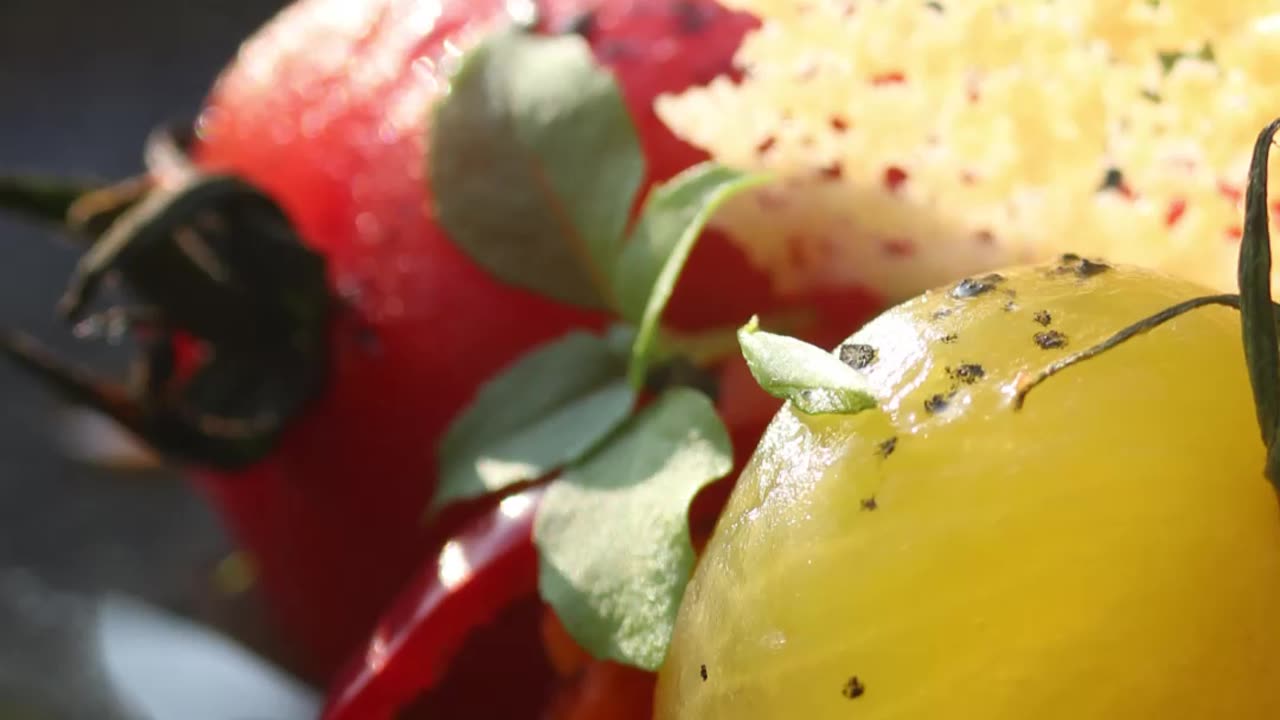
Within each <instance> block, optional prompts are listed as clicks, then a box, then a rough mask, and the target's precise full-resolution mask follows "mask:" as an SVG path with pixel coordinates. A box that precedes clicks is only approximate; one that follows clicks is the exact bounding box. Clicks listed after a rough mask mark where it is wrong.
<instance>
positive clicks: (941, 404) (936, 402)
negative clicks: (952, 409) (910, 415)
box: [924, 395, 951, 414]
mask: <svg viewBox="0 0 1280 720" xmlns="http://www.w3.org/2000/svg"><path fill="white" fill-rule="evenodd" d="M950 402H951V398H949V397H947V396H945V395H930V396H929V398H928V399H927V400H925V401H924V410H925V412H927V413H930V414H936V413H940V412H942V411H943V410H946V409H947V405H948V403H950Z"/></svg>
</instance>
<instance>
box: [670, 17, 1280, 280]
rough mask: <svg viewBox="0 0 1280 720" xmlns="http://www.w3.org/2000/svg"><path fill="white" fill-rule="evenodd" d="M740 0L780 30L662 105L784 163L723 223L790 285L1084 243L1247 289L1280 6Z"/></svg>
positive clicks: (728, 160) (761, 161)
mask: <svg viewBox="0 0 1280 720" xmlns="http://www.w3.org/2000/svg"><path fill="white" fill-rule="evenodd" d="M722 1H724V2H725V4H726V5H731V6H734V7H738V8H741V9H743V10H746V11H749V12H751V13H753V14H755V15H757V16H758V17H760V18H761V20H762V21H763V25H762V26H761V28H760V29H759V30H757V31H756V32H755V33H754V34H753V35H752V36H750V37H749V38H748V39H747V41H746V42H745V43H744V45H743V47H742V48H741V49H740V51H739V56H738V61H739V63H740V64H741V65H742V66H743V67H744V69H745V72H746V75H745V78H744V80H743V81H742V82H741V83H740V84H738V85H734V84H733V83H732V82H730V81H729V80H727V79H721V80H717V81H716V82H714V83H712V84H710V85H707V86H704V87H701V88H698V89H695V90H691V91H688V92H686V93H684V94H682V95H679V96H668V97H664V98H660V99H659V101H658V106H657V107H658V112H659V114H660V115H661V117H662V118H663V119H664V121H666V122H667V123H668V124H669V125H670V126H671V127H672V128H673V130H674V131H675V132H676V133H677V134H678V135H680V136H681V137H683V138H685V139H686V140H688V141H690V142H692V143H693V144H695V145H698V146H700V147H703V148H705V149H707V150H708V151H709V152H711V153H712V155H713V156H714V157H715V159H716V160H718V161H720V162H722V163H724V164H727V165H730V166H733V167H737V168H744V169H755V170H763V171H767V172H769V173H771V174H773V176H774V182H773V183H772V184H771V185H769V186H767V187H765V188H763V189H761V190H759V191H757V192H756V193H754V194H753V195H748V196H743V197H741V198H739V199H737V200H736V201H735V202H734V203H733V204H732V205H731V206H729V207H728V208H727V209H726V210H725V211H723V212H722V213H721V214H720V215H719V216H718V218H717V219H716V224H717V225H718V226H719V227H721V228H722V229H725V230H728V231H729V232H730V233H731V234H732V235H733V236H734V237H735V238H736V239H737V240H738V241H739V242H740V243H741V244H742V245H743V247H744V248H745V249H746V251H747V252H748V254H749V255H750V256H751V257H752V259H753V261H755V262H756V263H757V264H759V265H761V266H762V267H766V268H769V269H770V272H771V273H772V274H773V275H772V276H773V279H774V281H775V284H777V285H778V286H779V287H780V288H783V289H797V288H805V287H813V286H815V285H844V284H852V283H857V284H864V285H866V286H868V287H870V288H872V289H875V290H878V291H880V292H883V293H887V294H888V295H889V296H890V297H894V298H900V297H905V296H908V295H911V294H915V293H916V292H919V291H921V290H923V289H926V288H928V287H932V286H935V285H937V284H940V283H942V282H946V281H949V280H952V279H954V278H955V277H957V276H960V275H963V274H967V273H972V272H977V271H980V270H984V269H989V268H993V267H998V266H1003V265H1008V264H1012V263H1021V262H1029V261H1036V260H1040V259H1044V258H1047V257H1050V256H1053V255H1056V254H1058V253H1062V252H1067V251H1071V252H1076V253H1081V254H1085V255H1090V256H1093V255H1098V256H1103V257H1105V258H1107V259H1109V260H1112V261H1117V262H1127V263H1138V264H1143V265H1147V266H1150V267H1154V268H1157V269H1161V270H1165V271H1168V272H1172V273H1174V274H1178V275H1181V276H1183V277H1186V278H1188V279H1191V280H1195V281H1198V282H1201V283H1203V284H1207V285H1210V286H1212V287H1216V288H1221V289H1224V290H1227V289H1232V288H1234V286H1235V262H1236V253H1237V249H1238V245H1239V233H1240V224H1241V220H1242V212H1243V201H1242V191H1243V189H1244V184H1245V177H1246V174H1247V169H1248V164H1249V154H1250V151H1251V149H1252V146H1253V142H1254V140H1255V138H1256V137H1257V133H1258V132H1259V131H1260V130H1261V129H1262V128H1263V127H1264V126H1265V125H1266V124H1267V123H1268V122H1270V120H1271V119H1273V118H1274V117H1276V116H1278V115H1280V1H1277V0H1272V1H1261V0H1216V1H1209V0H1204V1H1200V0H1180V1H1177V2H1174V1H1172V0H1163V1H1154V2H1153V0H1129V1H1122V0H1071V1H1070V2H1067V1H1052V0H1050V1H1043V2H1033V1H1031V0H1027V1H1025V2H995V1H993V0H964V1H963V2H959V1H953V2H922V1H920V0H910V1H908V0H883V1H881V2H851V1H849V0H812V1H806V2H801V1H799V0H722ZM1277 155H1280V153H1277ZM1276 167H1277V164H1276V163H1275V162H1273V166H1272V173H1273V175H1274V174H1275V172H1276ZM1108 180H1109V181H1110V183H1109V184H1108V182H1107V181H1108ZM1272 185H1273V186H1274V187H1280V180H1278V181H1276V182H1274V183H1272ZM1273 194H1274V193H1273Z"/></svg>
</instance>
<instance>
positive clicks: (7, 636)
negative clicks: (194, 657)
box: [0, 0, 285, 720]
mask: <svg viewBox="0 0 1280 720" xmlns="http://www.w3.org/2000/svg"><path fill="white" fill-rule="evenodd" d="M284 4H285V3H284V2H282V1H281V0H111V1H110V2H96V1H94V0H0V172H3V173H11V172H27V173H69V174H75V175H90V176H97V177H102V178H120V177H125V176H128V175H130V174H133V173H136V172H138V171H139V170H140V169H141V148H142V143H143V139H144V137H145V136H146V134H147V133H148V131H149V130H150V129H151V128H153V127H154V126H156V125H157V124H159V123H162V122H165V121H169V120H173V119H180V118H189V117H191V116H192V115H193V114H194V113H195V111H196V110H197V108H198V107H199V104H200V102H201V100H202V98H203V96H204V94H205V92H206V91H207V90H208V88H209V86H210V84H211V83H212V81H213V79H214V78H215V76H216V74H217V72H218V71H219V69H220V68H221V67H222V66H223V65H224V64H225V63H226V62H227V61H228V60H230V59H231V58H232V57H233V56H234V54H235V52H236V49H237V46H238V44H239V42H240V40H241V39H242V38H244V37H245V36H246V35H247V34H248V33H250V32H252V31H253V29H255V28H256V27H258V26H259V25H261V24H262V23H263V22H264V21H265V20H266V19H267V18H269V17H270V16H271V15H273V14H274V13H275V12H276V11H277V10H278V9H279V8H280V7H281V6H282V5H284ZM0 258H3V260H4V261H3V262H0V323H3V324H4V325H7V326H16V327H20V328H24V329H27V330H29V331H31V332H33V333H34V334H36V335H38V336H39V337H41V338H42V339H44V340H46V341H48V342H50V343H51V344H53V345H54V346H55V347H57V348H58V349H59V350H60V351H62V352H64V353H66V354H67V355H68V356H71V357H75V358H77V359H78V360H81V361H83V362H86V363H92V364H94V365H96V366H98V367H102V368H105V369H109V370H113V371H117V372H118V371H119V370H120V369H121V368H122V367H123V365H124V363H123V360H124V355H125V354H126V352H127V351H126V349H125V348H112V347H110V346H108V345H107V344H105V343H99V342H89V343H85V342H77V341H75V340H73V339H71V337H70V334H69V332H68V330H67V328H65V327H63V326H61V325H60V324H59V323H58V322H57V321H56V319H55V318H54V316H53V311H52V308H53V304H54V301H55V300H56V298H57V296H58V294H59V292H60V291H61V289H62V285H63V282H64V280H65V278H66V277H67V274H68V272H69V270H70V268H71V266H72V263H73V262H74V261H75V258H76V251H75V249H74V248H72V247H70V246H69V245H65V244H62V243H60V242H58V241H56V240H55V236H54V233H53V232H52V231H50V230H46V229H40V228H33V227H31V226H29V225H21V224H18V223H14V222H9V221H6V220H5V219H3V218H0ZM67 429H68V427H67V424H66V418H65V416H64V413H63V409H62V408H61V407H60V406H59V405H57V404H56V403H55V402H54V401H53V400H52V399H51V398H50V396H49V395H48V394H46V393H44V392H42V391H41V389H40V388H38V387H36V386H35V385H34V384H33V383H32V382H30V381H29V380H28V378H26V377H24V376H22V375H21V374H19V373H18V372H16V371H15V370H14V369H12V368H11V367H10V366H8V365H6V364H3V363H0V718H4V719H5V720H8V718H9V717H12V715H11V714H6V713H5V712H4V710H3V704H2V703H3V700H4V699H5V698H6V697H10V698H13V697H18V699H19V700H20V699H21V697H20V696H21V695H23V694H24V693H27V694H32V695H40V694H42V693H48V692H51V691H56V689H57V688H56V685H57V683H66V682H71V681H70V680H68V679H67V678H68V677H69V674H68V673H66V672H61V671H57V670H56V668H57V667H61V666H60V665H59V663H62V664H65V663H66V661H67V658H66V657H63V655H66V654H68V653H71V652H72V650H74V648H71V647H70V646H71V645H74V644H75V640H74V638H73V637H72V638H70V639H68V638H67V637H62V635H65V634H66V633H65V632H62V631H64V630H66V628H67V627H69V626H71V625H73V624H74V623H73V622H71V620H66V621H65V622H64V621H62V620H59V619H57V618H54V619H52V620H50V619H49V618H47V617H45V618H43V621H44V622H43V624H42V622H41V618H37V617H34V616H33V615H32V613H33V612H36V611H37V610H38V611H39V612H45V613H46V614H47V613H48V612H49V608H53V607H55V606H57V603H56V602H54V601H53V600H52V598H61V599H63V600H66V603H67V605H68V607H79V605H77V603H82V602H88V601H89V600H90V599H92V598H93V597H94V596H95V595H97V594H99V593H101V592H103V591H122V592H125V593H128V594H130V595H134V596H137V597H140V598H143V599H145V600H147V601H149V602H151V603H154V604H157V605H159V606H162V607H164V608H168V609H171V610H175V611H177V612H180V613H182V614H185V615H188V616H192V617H196V618H198V619H200V620H202V621H206V622H210V623H214V624H220V625H223V626H225V627H228V628H230V629H232V630H233V631H235V632H241V633H244V634H252V630H251V629H250V628H249V626H250V625H252V620H251V619H247V618H248V617H249V614H250V610H251V608H248V609H247V606H246V604H245V603H248V602H249V601H246V600H243V599H237V598H230V597H219V596H218V593H217V592H216V591H215V590H213V589H212V586H213V583H212V581H211V578H212V576H213V570H214V568H215V567H217V565H218V563H219V562H220V561H222V560H223V559H224V558H225V557H226V556H227V553H228V551H229V548H228V546H227V543H226V541H225V539H224V538H223V535H222V533H221V531H220V529H219V528H218V526H217V522H216V521H215V519H214V518H213V517H212V516H211V515H210V514H209V513H208V512H207V511H206V510H205V508H204V507H203V506H202V504H201V503H200V502H199V500H198V499H197V498H195V497H193V496H192V494H191V493H190V491H189V489H188V488H187V487H186V486H185V485H184V484H182V483H181V481H180V480H179V479H177V478H175V477H173V476H172V475H171V474H169V473H167V472H165V471H163V470H155V469H151V470H147V471H138V470H136V469H134V470H130V471H121V470H119V469H114V470H113V469H109V468H107V467H104V466H102V465H100V464H97V463H93V462H86V461H85V460H84V459H83V458H75V457H73V453H70V452H68V449H69V448H68V443H67V442H66V432H67ZM33 598H34V600H33ZM41 598H43V599H41ZM33 608H34V609H33ZM60 632H62V634H61V635H60V634H59V633H60ZM50 673H54V677H57V678H58V680H57V683H54V686H55V687H54V688H52V689H51V688H48V687H44V685H49V684H50V682H49V677H50ZM59 676H61V677H59ZM62 689H63V690H64V691H65V690H66V688H65V687H63V688H62ZM55 716H57V713H55V714H54V715H52V716H50V715H41V717H55ZM102 717H107V715H105V714H104V715H102Z"/></svg>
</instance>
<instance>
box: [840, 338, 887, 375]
mask: <svg viewBox="0 0 1280 720" xmlns="http://www.w3.org/2000/svg"><path fill="white" fill-rule="evenodd" d="M877 357H879V353H878V352H877V351H876V349H875V348H874V347H872V346H870V345H864V344H862V343H845V344H844V345H841V346H840V361H841V362H843V363H844V364H845V365H848V366H849V367H851V368H853V369H854V370H862V369H864V368H866V367H869V366H870V365H871V363H873V362H875V361H876V358H877Z"/></svg>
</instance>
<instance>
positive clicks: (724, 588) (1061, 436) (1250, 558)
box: [656, 260, 1280, 720]
mask: <svg viewBox="0 0 1280 720" xmlns="http://www.w3.org/2000/svg"><path fill="white" fill-rule="evenodd" d="M975 289H976V290H977V292H974V290H975ZM1207 293H1208V291H1207V290H1205V289H1204V288H1201V287H1199V286H1196V285H1193V284H1189V283H1186V282H1183V281H1181V280H1174V279H1171V278H1169V277H1166V276H1163V275H1159V274H1156V273H1153V272H1149V271H1145V270H1139V269H1135V268H1128V267H1111V268H1105V267H1099V266H1093V265H1089V264H1087V263H1081V262H1080V261H1075V260H1070V261H1068V260H1064V261H1063V262H1061V263H1059V264H1055V265H1050V266H1044V267H1033V268H1021V269H1017V270H1014V271H1010V272H1007V273H1004V274H1003V276H1002V277H998V278H997V277H992V278H987V279H980V280H979V281H978V282H977V283H969V284H968V285H966V286H964V287H961V286H952V287H947V288H941V289H939V290H935V291H933V292H930V293H927V294H925V295H923V296H920V297H918V298H916V299H914V300H911V301H909V302H907V303H905V304H903V305H901V306H899V307H897V308H894V309H892V310H890V311H889V312H887V313H885V314H884V315H883V316H881V317H879V318H878V319H876V320H874V321H873V322H872V323H870V324H869V325H867V326H866V327H865V328H864V329H862V330H861V331H859V332H858V333H857V334H856V335H854V336H853V338H851V339H850V341H849V342H850V343H856V344H862V345H867V346H870V347H871V348H874V350H875V359H874V361H873V362H872V363H871V364H870V365H869V366H868V367H867V368H866V369H865V370H864V372H865V373H866V374H867V376H868V378H869V379H870V382H871V386H872V388H873V392H875V393H876V395H877V396H878V398H879V399H880V401H881V406H880V409H879V410H873V411H869V412H864V413H862V414H859V415H856V416H820V417H816V416H804V415H801V414H799V413H797V412H795V411H793V410H791V409H790V408H784V409H783V410H782V411H781V412H780V413H779V415H778V416H777V418H776V419H775V420H774V422H773V424H772V425H771V427H770V428H769V430H768V432H767V433H766V435H765V437H764V439H763V441H762V442H761V445H760V447H759V449H758V450H757V452H756V454H755V456H754V458H753V459H752V461H751V463H750V464H749V466H748V468H747V469H746V471H745V472H744V473H743V475H742V477H741V479H740V480H739V483H738V486H737V489H736V490H735V492H734V495H733V497H732V499H731V500H730V503H729V506H728V508H727V509H726V511H725V513H724V515H723V516H722V517H721V519H720V523H719V525H718V527H717V529H716V531H715V534H714V535H713V537H712V539H711V541H710V543H709V544H708V546H707V549H706V552H705V554H704V555H703V557H702V559H701V561H700V564H699V567H698V569H697V571H696V573H695V576H694V578H693V580H692V582H691V584H690V586H689V589H688V591H687V594H686V596H685V600H684V603H683V606H682V608H681V611H680V616H679V620H678V622H677V625H676V630H675V635H674V638H673V644H672V646H671V650H670V653H669V655H668V658H667V662H666V664H665V666H664V667H663V669H662V672H661V675H660V678H659V687H658V696H657V714H656V717H658V718H661V719H664V720H675V719H677V718H679V719H681V720H684V719H694V718H697V719H698V720H715V719H725V720H730V719H732V720H752V719H754V718H805V719H811V720H821V719H823V718H856V719H857V720H888V719H890V718H893V719H895V720H898V719H903V720H905V719H915V718H920V719H929V720H932V719H940V718H946V719H948V720H955V719H966V718H975V719H976V718H980V719H982V720H1028V719H1030V718H1036V719H1037V720H1052V719H1056V718H1062V719H1064V720H1066V719H1068V718H1070V719H1071V720H1079V719H1080V718H1090V719H1092V720H1135V719H1145V718H1160V719H1161V720H1170V719H1174V720H1176V719H1187V720H1191V719H1201V718H1203V719H1205V720H1208V719H1210V718H1232V719H1233V720H1252V719H1257V720H1263V719H1274V718H1280V504H1278V502H1277V497H1276V493H1275V491H1274V490H1273V488H1272V486H1271V485H1270V484H1269V483H1268V482H1267V481H1266V480H1265V479H1264V477H1263V471H1262V467H1263V460H1264V448H1263V445H1262V441H1261V439H1260V433H1259V431H1258V428H1257V424H1256V420H1255V415H1254V409H1253V405H1252V400H1251V395H1250V390H1249V384H1248V379H1247V375H1246V370H1245V362H1244V357H1243V351H1242V349H1241V338H1240V321H1239V314H1238V313H1237V312H1236V311H1234V310H1230V309H1226V308H1218V307H1214V308H1208V309H1202V310H1197V311H1195V312H1192V313H1190V314H1188V315H1185V316H1183V317H1180V318H1178V319H1176V320H1174V321H1172V322H1170V323H1168V324H1166V325H1164V326H1162V327H1159V328H1157V329H1155V330H1153V331H1151V332H1149V333H1147V334H1145V335H1141V336H1139V337H1137V338H1135V339H1133V340H1130V341H1129V342H1128V343H1126V344H1124V345H1121V346H1119V347H1117V348H1115V349H1113V350H1111V351H1110V352H1108V353H1105V354H1103V355H1101V356H1099V357H1097V358H1094V359H1092V360H1089V361H1087V362H1085V363H1082V364H1080V365H1078V366H1076V367H1073V368H1071V369H1069V370H1067V371H1065V372H1063V373H1062V374H1060V375H1057V376H1055V377H1054V378H1052V379H1050V380H1049V381H1048V382H1046V383H1045V384H1044V385H1042V386H1040V387H1039V388H1037V389H1036V390H1035V391H1034V392H1032V393H1031V394H1030V395H1029V396H1028V398H1027V402H1026V405H1025V407H1024V408H1023V409H1021V410H1014V408H1013V395H1014V391H1015V388H1016V387H1017V384H1018V381H1019V379H1020V378H1025V377H1027V376H1029V375H1031V374H1034V373H1035V372H1037V371H1039V370H1041V369H1043V368H1044V367H1045V366H1047V365H1048V364H1049V363H1051V362H1053V361H1054V360H1056V359H1059V358H1061V357H1063V356H1065V355H1067V354H1069V353H1071V352H1073V351H1075V350H1080V349H1084V348H1085V347H1088V346H1090V345H1092V344H1094V343H1097V342H1099V341H1101V340H1103V339H1104V338H1106V337H1108V336H1109V335H1111V334H1112V333H1114V332H1115V331H1117V330H1119V329H1120V328H1122V327H1124V326H1126V325H1129V324H1131V323H1133V322H1135V321H1137V320H1139V319H1141V318H1143V317H1145V316H1147V315H1150V314H1152V313H1154V312H1156V311H1158V310H1161V309H1163V308H1165V307H1167V306H1169V305H1172V304H1174V303H1177V302H1178V301H1181V300H1185V299H1187V298H1190V297H1194V296H1196V295H1201V294H1207ZM867 356H868V354H867V353H866V352H865V349H864V352H863V353H862V357H863V358H864V359H865V358H866V357H867Z"/></svg>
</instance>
